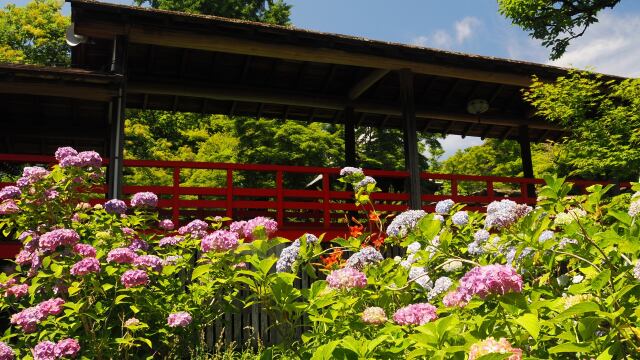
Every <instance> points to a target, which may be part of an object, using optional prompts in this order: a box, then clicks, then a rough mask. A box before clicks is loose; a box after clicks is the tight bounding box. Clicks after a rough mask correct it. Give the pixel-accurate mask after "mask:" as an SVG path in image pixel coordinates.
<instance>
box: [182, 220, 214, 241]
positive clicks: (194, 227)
mask: <svg viewBox="0 0 640 360" xmlns="http://www.w3.org/2000/svg"><path fill="white" fill-rule="evenodd" d="M208 229H209V224H207V223H206V222H204V221H202V220H200V219H196V220H193V221H191V222H190V223H188V224H187V225H185V226H181V227H180V228H179V229H178V234H180V235H187V234H190V235H191V237H193V238H196V239H202V238H203V237H205V236H206V235H207V230H208Z"/></svg>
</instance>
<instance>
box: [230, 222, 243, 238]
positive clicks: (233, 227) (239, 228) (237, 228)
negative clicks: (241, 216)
mask: <svg viewBox="0 0 640 360" xmlns="http://www.w3.org/2000/svg"><path fill="white" fill-rule="evenodd" d="M245 225H247V222H246V221H234V222H232V223H231V224H230V225H229V230H230V231H233V232H235V233H237V234H238V236H244V226H245Z"/></svg>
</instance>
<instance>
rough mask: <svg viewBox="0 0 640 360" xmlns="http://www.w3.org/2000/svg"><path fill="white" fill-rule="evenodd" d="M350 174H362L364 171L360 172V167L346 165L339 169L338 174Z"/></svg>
mask: <svg viewBox="0 0 640 360" xmlns="http://www.w3.org/2000/svg"><path fill="white" fill-rule="evenodd" d="M351 175H357V176H363V175H364V173H363V172H362V169H361V168H357V167H351V166H346V167H343V168H342V169H340V176H351Z"/></svg>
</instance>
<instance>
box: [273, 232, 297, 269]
mask: <svg viewBox="0 0 640 360" xmlns="http://www.w3.org/2000/svg"><path fill="white" fill-rule="evenodd" d="M299 252H300V241H299V240H296V241H294V242H293V243H291V245H289V246H287V247H286V248H284V249H282V252H281V253H280V258H279V259H278V261H277V262H276V271H277V272H293V264H294V263H295V262H296V260H297V259H298V253H299Z"/></svg>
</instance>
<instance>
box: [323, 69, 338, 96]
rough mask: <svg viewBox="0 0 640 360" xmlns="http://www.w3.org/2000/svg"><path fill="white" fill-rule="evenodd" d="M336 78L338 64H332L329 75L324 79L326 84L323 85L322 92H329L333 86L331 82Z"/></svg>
mask: <svg viewBox="0 0 640 360" xmlns="http://www.w3.org/2000/svg"><path fill="white" fill-rule="evenodd" d="M334 76H336V64H331V65H330V69H329V75H327V78H326V79H324V84H323V85H322V92H323V93H326V92H327V91H328V90H329V85H331V81H332V80H333V77H334Z"/></svg>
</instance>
